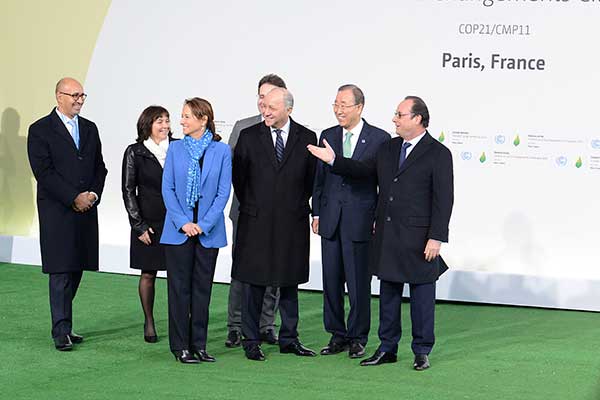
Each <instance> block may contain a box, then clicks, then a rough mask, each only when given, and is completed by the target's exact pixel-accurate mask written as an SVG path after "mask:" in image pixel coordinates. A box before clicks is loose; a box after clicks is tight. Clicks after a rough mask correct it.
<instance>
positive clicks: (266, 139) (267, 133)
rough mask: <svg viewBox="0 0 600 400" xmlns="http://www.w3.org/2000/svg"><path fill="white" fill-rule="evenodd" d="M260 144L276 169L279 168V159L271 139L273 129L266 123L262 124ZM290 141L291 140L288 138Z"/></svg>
mask: <svg viewBox="0 0 600 400" xmlns="http://www.w3.org/2000/svg"><path fill="white" fill-rule="evenodd" d="M259 137H260V142H261V147H262V148H263V150H264V151H265V153H266V155H267V158H268V159H269V160H270V161H271V164H273V167H274V168H275V169H278V168H279V165H278V164H279V163H278V162H277V157H276V156H275V146H274V145H273V138H272V137H271V129H269V127H268V126H267V125H265V124H264V123H262V124H260V135H259ZM288 139H289V138H288Z"/></svg>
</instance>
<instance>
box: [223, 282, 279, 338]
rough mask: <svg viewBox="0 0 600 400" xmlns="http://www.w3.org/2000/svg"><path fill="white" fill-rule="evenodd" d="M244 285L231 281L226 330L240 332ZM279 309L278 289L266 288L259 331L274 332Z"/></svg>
mask: <svg viewBox="0 0 600 400" xmlns="http://www.w3.org/2000/svg"><path fill="white" fill-rule="evenodd" d="M243 289H244V284H243V283H242V282H240V281H238V280H235V279H231V285H230V286H229V306H228V307H227V330H228V331H234V330H235V331H239V332H242V296H243ZM278 308H279V288H276V287H271V286H268V287H267V288H266V290H265V295H264V297H263V304H262V312H261V314H260V331H261V332H265V331H267V330H269V329H273V330H274V331H275V332H277V331H276V330H275V314H276V313H277V309H278Z"/></svg>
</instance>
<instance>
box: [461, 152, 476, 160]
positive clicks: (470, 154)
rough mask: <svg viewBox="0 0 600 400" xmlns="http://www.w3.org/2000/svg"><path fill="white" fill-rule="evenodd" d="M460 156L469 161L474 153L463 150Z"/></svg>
mask: <svg viewBox="0 0 600 400" xmlns="http://www.w3.org/2000/svg"><path fill="white" fill-rule="evenodd" d="M460 158H462V159H463V160H465V161H469V160H470V159H471V158H473V154H472V153H471V152H470V151H463V152H462V153H460Z"/></svg>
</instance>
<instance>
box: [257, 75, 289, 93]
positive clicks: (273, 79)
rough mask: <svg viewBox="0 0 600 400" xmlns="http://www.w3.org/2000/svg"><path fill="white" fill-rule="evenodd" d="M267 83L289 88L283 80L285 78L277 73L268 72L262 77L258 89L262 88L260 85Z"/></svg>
mask: <svg viewBox="0 0 600 400" xmlns="http://www.w3.org/2000/svg"><path fill="white" fill-rule="evenodd" d="M265 83H268V84H270V85H273V86H277V87H280V88H284V89H287V86H285V82H284V81H283V79H281V78H280V77H279V76H278V75H275V74H268V75H265V76H263V77H262V78H260V81H258V90H260V87H261V86H262V85H264V84H265Z"/></svg>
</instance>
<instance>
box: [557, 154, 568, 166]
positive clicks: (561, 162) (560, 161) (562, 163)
mask: <svg viewBox="0 0 600 400" xmlns="http://www.w3.org/2000/svg"><path fill="white" fill-rule="evenodd" d="M567 161H568V160H567V157H565V156H560V157H557V158H556V165H558V166H559V167H564V166H565V165H567Z"/></svg>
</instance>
